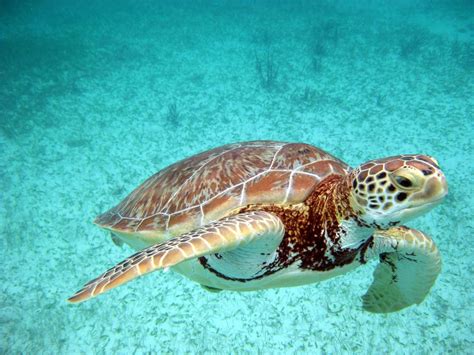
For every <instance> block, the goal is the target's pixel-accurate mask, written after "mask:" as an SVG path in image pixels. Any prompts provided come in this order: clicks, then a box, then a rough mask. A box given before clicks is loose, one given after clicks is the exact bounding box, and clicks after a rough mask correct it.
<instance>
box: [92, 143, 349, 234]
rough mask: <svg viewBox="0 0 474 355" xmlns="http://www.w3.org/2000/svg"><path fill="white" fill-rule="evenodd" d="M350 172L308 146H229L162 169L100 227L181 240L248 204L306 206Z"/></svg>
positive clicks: (105, 216) (102, 217)
mask: <svg viewBox="0 0 474 355" xmlns="http://www.w3.org/2000/svg"><path fill="white" fill-rule="evenodd" d="M349 169H350V168H349V166H348V165H346V164H345V163H343V162H342V161H340V160H339V159H337V158H335V157H333V156H332V155H330V154H328V153H326V152H325V151H323V150H321V149H318V148H316V147H313V146H311V145H308V144H302V143H283V142H274V141H253V142H245V143H236V144H229V145H225V146H222V147H219V148H215V149H212V150H209V151H206V152H203V153H200V154H198V155H195V156H192V157H190V158H187V159H184V160H181V161H179V162H177V163H175V164H173V165H170V166H169V167H167V168H165V169H163V170H161V171H160V172H158V173H156V174H155V175H153V176H151V177H150V178H148V179H147V180H146V181H145V182H143V183H142V184H141V185H140V186H139V187H138V188H136V189H135V190H134V191H133V192H132V193H131V194H130V195H128V196H127V197H126V198H125V199H124V200H123V201H122V202H121V203H119V204H118V205H117V206H116V207H114V208H112V209H110V210H109V211H107V212H105V213H104V214H102V215H100V216H98V217H97V219H96V221H95V223H96V224H98V225H99V226H100V227H103V228H106V229H109V230H111V231H112V232H115V233H118V234H122V235H123V234H135V235H148V236H159V235H162V234H163V233H167V234H168V233H169V234H170V235H171V236H172V235H178V234H181V233H184V232H187V231H189V230H192V229H195V228H197V227H199V226H201V225H203V224H206V223H208V222H210V221H214V220H217V219H220V218H223V217H224V216H226V215H229V214H230V213H231V212H232V211H233V210H235V209H237V208H240V207H242V206H246V205H249V204H292V203H299V202H302V201H304V200H305V199H306V197H307V196H308V195H309V194H310V193H311V191H313V189H314V188H315V187H316V186H317V185H318V183H319V182H320V181H322V180H323V179H324V178H325V177H327V176H328V175H331V174H340V175H344V174H346V173H347V171H348V170H349Z"/></svg>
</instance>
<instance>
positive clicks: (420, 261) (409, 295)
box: [362, 227, 441, 313]
mask: <svg viewBox="0 0 474 355" xmlns="http://www.w3.org/2000/svg"><path fill="white" fill-rule="evenodd" d="M373 251H374V252H376V253H378V254H379V257H380V264H379V265H378V266H377V268H376V269H375V272H374V281H373V283H372V285H371V286H370V288H369V290H368V291H367V293H366V294H365V295H364V296H363V297H362V301H363V307H364V309H365V310H366V311H369V312H374V313H389V312H395V311H398V310H400V309H403V308H405V307H409V306H411V305H413V304H419V303H421V302H422V301H423V300H424V299H425V297H426V296H427V294H428V292H429V291H430V289H431V287H432V286H433V284H434V282H435V281H436V278H437V277H438V275H439V273H440V271H441V256H440V254H439V251H438V248H437V247H436V245H435V244H434V242H433V241H432V240H431V238H429V237H428V236H427V235H425V234H423V233H422V232H419V231H417V230H415V229H409V228H406V227H397V228H391V229H389V230H386V231H379V232H377V233H376V234H375V235H374V246H373Z"/></svg>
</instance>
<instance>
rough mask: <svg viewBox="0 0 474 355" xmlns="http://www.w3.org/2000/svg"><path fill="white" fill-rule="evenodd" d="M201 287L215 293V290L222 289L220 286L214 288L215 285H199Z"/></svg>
mask: <svg viewBox="0 0 474 355" xmlns="http://www.w3.org/2000/svg"><path fill="white" fill-rule="evenodd" d="M201 287H202V288H203V289H205V290H206V291H208V292H212V293H217V292H221V291H222V290H221V289H220V288H215V287H211V286H206V285H201Z"/></svg>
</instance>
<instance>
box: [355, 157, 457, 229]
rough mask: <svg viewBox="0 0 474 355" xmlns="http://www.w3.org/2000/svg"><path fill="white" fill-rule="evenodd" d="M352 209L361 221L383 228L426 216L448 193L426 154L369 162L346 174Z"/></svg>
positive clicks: (435, 166) (445, 185) (441, 177)
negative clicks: (349, 187) (348, 175)
mask: <svg viewBox="0 0 474 355" xmlns="http://www.w3.org/2000/svg"><path fill="white" fill-rule="evenodd" d="M350 179H351V186H352V189H351V197H352V199H351V200H352V205H353V208H354V210H355V211H356V212H357V213H358V215H359V218H360V219H361V221H362V222H364V223H366V224H369V225H372V224H375V225H376V226H377V227H381V228H387V227H390V226H394V225H397V224H400V223H403V222H405V221H407V220H409V219H412V218H414V217H416V216H419V215H421V214H424V213H426V212H427V211H429V210H430V209H431V208H433V207H434V206H436V205H437V204H439V203H440V202H441V201H442V200H443V198H444V197H445V196H446V195H447V193H448V185H447V182H446V177H445V175H444V173H443V172H442V171H441V169H440V167H439V165H438V162H437V160H436V159H434V158H433V157H430V156H427V155H419V154H418V155H398V156H393V157H389V158H384V159H377V160H371V161H369V162H367V163H364V164H362V165H361V166H359V167H358V168H356V169H354V170H353V171H352V173H351V174H350Z"/></svg>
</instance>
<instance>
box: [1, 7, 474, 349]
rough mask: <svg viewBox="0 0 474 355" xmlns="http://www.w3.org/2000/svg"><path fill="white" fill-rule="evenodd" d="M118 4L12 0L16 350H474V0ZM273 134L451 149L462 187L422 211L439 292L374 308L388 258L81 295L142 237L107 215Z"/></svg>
mask: <svg viewBox="0 0 474 355" xmlns="http://www.w3.org/2000/svg"><path fill="white" fill-rule="evenodd" d="M100 3H101V5H98V4H94V2H86V1H53V0H43V1H41V0H37V1H36V0H30V1H24V2H22V3H21V4H18V3H17V2H14V1H9V0H3V1H0V123H1V125H0V154H1V155H0V158H1V159H0V191H1V195H0V236H1V244H0V247H1V254H0V256H1V260H2V261H1V269H0V270H1V272H0V285H1V286H0V287H1V293H0V352H1V353H14V354H16V353H24V354H36V353H59V354H79V353H86V354H88V353H107V354H108V353H111V354H116V353H118V354H125V353H127V354H128V353H138V354H140V353H223V354H231V353H232V354H233V353H311V354H318V353H361V354H365V353H397V354H400V353H406V354H413V353H420V354H428V353H430V354H432V353H439V354H441V353H448V352H450V353H454V354H460V353H472V351H473V350H472V349H473V348H474V344H473V343H474V335H473V329H474V312H473V311H474V309H473V303H474V297H473V291H472V290H473V287H474V282H473V280H474V279H473V277H472V272H473V270H474V263H473V260H474V258H473V256H472V255H473V252H474V247H473V243H472V234H473V231H474V222H473V220H472V217H473V215H474V204H473V202H472V201H473V196H474V189H473V186H474V181H473V180H474V179H473V174H474V169H473V159H472V155H473V153H474V149H473V138H474V125H473V119H474V117H473V112H474V98H473V92H474V75H473V71H474V42H473V41H474V9H473V3H472V1H459V0H458V1H447V0H446V1H439V0H438V1H398V2H393V1H382V0H381V1H368V0H367V1H356V0H353V1H351V2H348V1H317V2H316V1H314V2H313V1H291V0H288V1H262V0H254V1H250V0H240V1H225V0H222V1H218V0H213V1H210V0H207V1H139V2H138V1H137V2H135V1H108V2H105V1H104V2H100ZM259 69H260V70H259ZM254 139H273V140H283V141H297V142H307V143H310V144H313V145H316V146H319V147H321V148H323V149H325V150H327V151H328V152H330V153H332V154H334V155H336V156H337V157H339V158H341V159H343V160H345V161H346V162H348V163H349V164H351V165H352V166H356V165H359V164H360V163H362V162H364V161H367V160H369V159H374V158H380V157H384V156H389V155H395V154H401V153H425V154H430V155H432V156H435V157H436V158H437V159H438V160H439V162H440V164H441V167H442V168H443V170H444V172H445V174H446V176H447V178H448V182H449V186H450V194H449V196H448V198H447V199H446V200H445V202H444V203H443V204H442V205H441V206H439V207H437V208H436V209H435V210H433V211H431V212H430V213H429V214H428V215H426V216H423V217H420V218H418V219H416V220H414V221H412V222H410V223H409V225H410V226H411V227H414V228H418V229H421V230H423V231H425V232H426V233H428V234H430V235H431V236H432V237H433V239H434V240H435V241H436V243H437V245H438V247H439V249H440V251H441V253H442V256H443V270H442V273H441V275H440V277H439V278H438V280H437V282H436V284H435V286H434V288H433V289H432V291H431V293H430V294H429V296H428V297H427V299H426V301H425V302H424V303H422V304H421V305H419V306H416V307H411V308H409V309H406V310H403V311H401V312H398V313H393V314H388V315H374V314H370V313H367V312H364V311H363V310H362V309H361V306H360V305H361V303H360V296H361V295H362V294H364V293H365V290H366V289H367V287H368V286H369V284H370V282H371V280H372V272H373V270H374V267H375V263H371V264H370V265H366V266H364V267H361V268H359V269H357V270H356V271H355V272H352V273H350V274H347V275H344V276H341V277H338V278H335V279H332V280H328V281H325V282H323V283H320V284H315V285H309V286H304V287H298V288H288V289H277V290H266V291H261V292H252V293H232V292H221V293H219V294H215V293H208V292H206V291H204V290H202V289H201V288H200V287H199V286H198V285H196V284H193V283H192V282H190V281H188V280H186V279H184V278H182V277H181V276H180V275H178V274H175V273H172V272H168V273H163V272H156V273H153V274H151V275H148V276H146V277H143V278H139V279H137V280H135V281H134V282H131V283H129V284H127V285H125V286H123V287H120V288H118V289H116V290H114V291H111V292H110V293H107V294H106V295H103V296H101V297H98V298H96V299H94V300H91V301H89V302H86V303H82V304H79V305H70V304H67V303H66V301H65V300H66V298H67V297H68V296H70V295H71V294H72V293H73V292H75V291H76V290H77V289H78V288H79V287H80V286H81V285H82V284H83V283H84V282H86V281H88V280H90V279H91V278H92V277H95V276H97V275H98V274H99V273H101V272H103V271H104V270H106V269H107V268H109V267H110V266H112V265H114V264H115V263H116V262H118V261H120V260H122V259H123V258H125V257H126V256H128V255H129V254H131V253H132V250H130V249H128V248H127V247H125V246H124V247H122V248H118V247H117V246H115V245H114V244H113V243H112V241H111V240H110V238H109V236H108V235H107V234H106V233H105V232H103V231H101V230H99V229H98V228H96V227H95V226H93V225H92V223H91V221H92V220H93V219H94V217H95V216H96V215H98V214H99V213H101V212H104V211H105V210H107V209H108V208H110V207H112V206H113V205H115V204H116V203H117V202H119V201H120V200H121V199H122V198H124V197H125V196H126V195H127V193H128V192H130V191H131V190H132V189H133V188H134V187H136V186H137V185H138V184H139V183H140V182H141V181H143V180H144V179H145V178H147V177H148V176H150V175H151V174H153V173H154V172H156V171H158V170H160V169H162V168H164V167H166V166H167V165H169V164H171V163H173V162H175V161H176V160H179V159H182V158H185V157H187V156H190V155H192V154H195V153H197V152H200V151H203V150H206V149H209V148H212V147H216V146H219V145H222V144H225V143H230V142H236V141H245V140H254Z"/></svg>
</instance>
